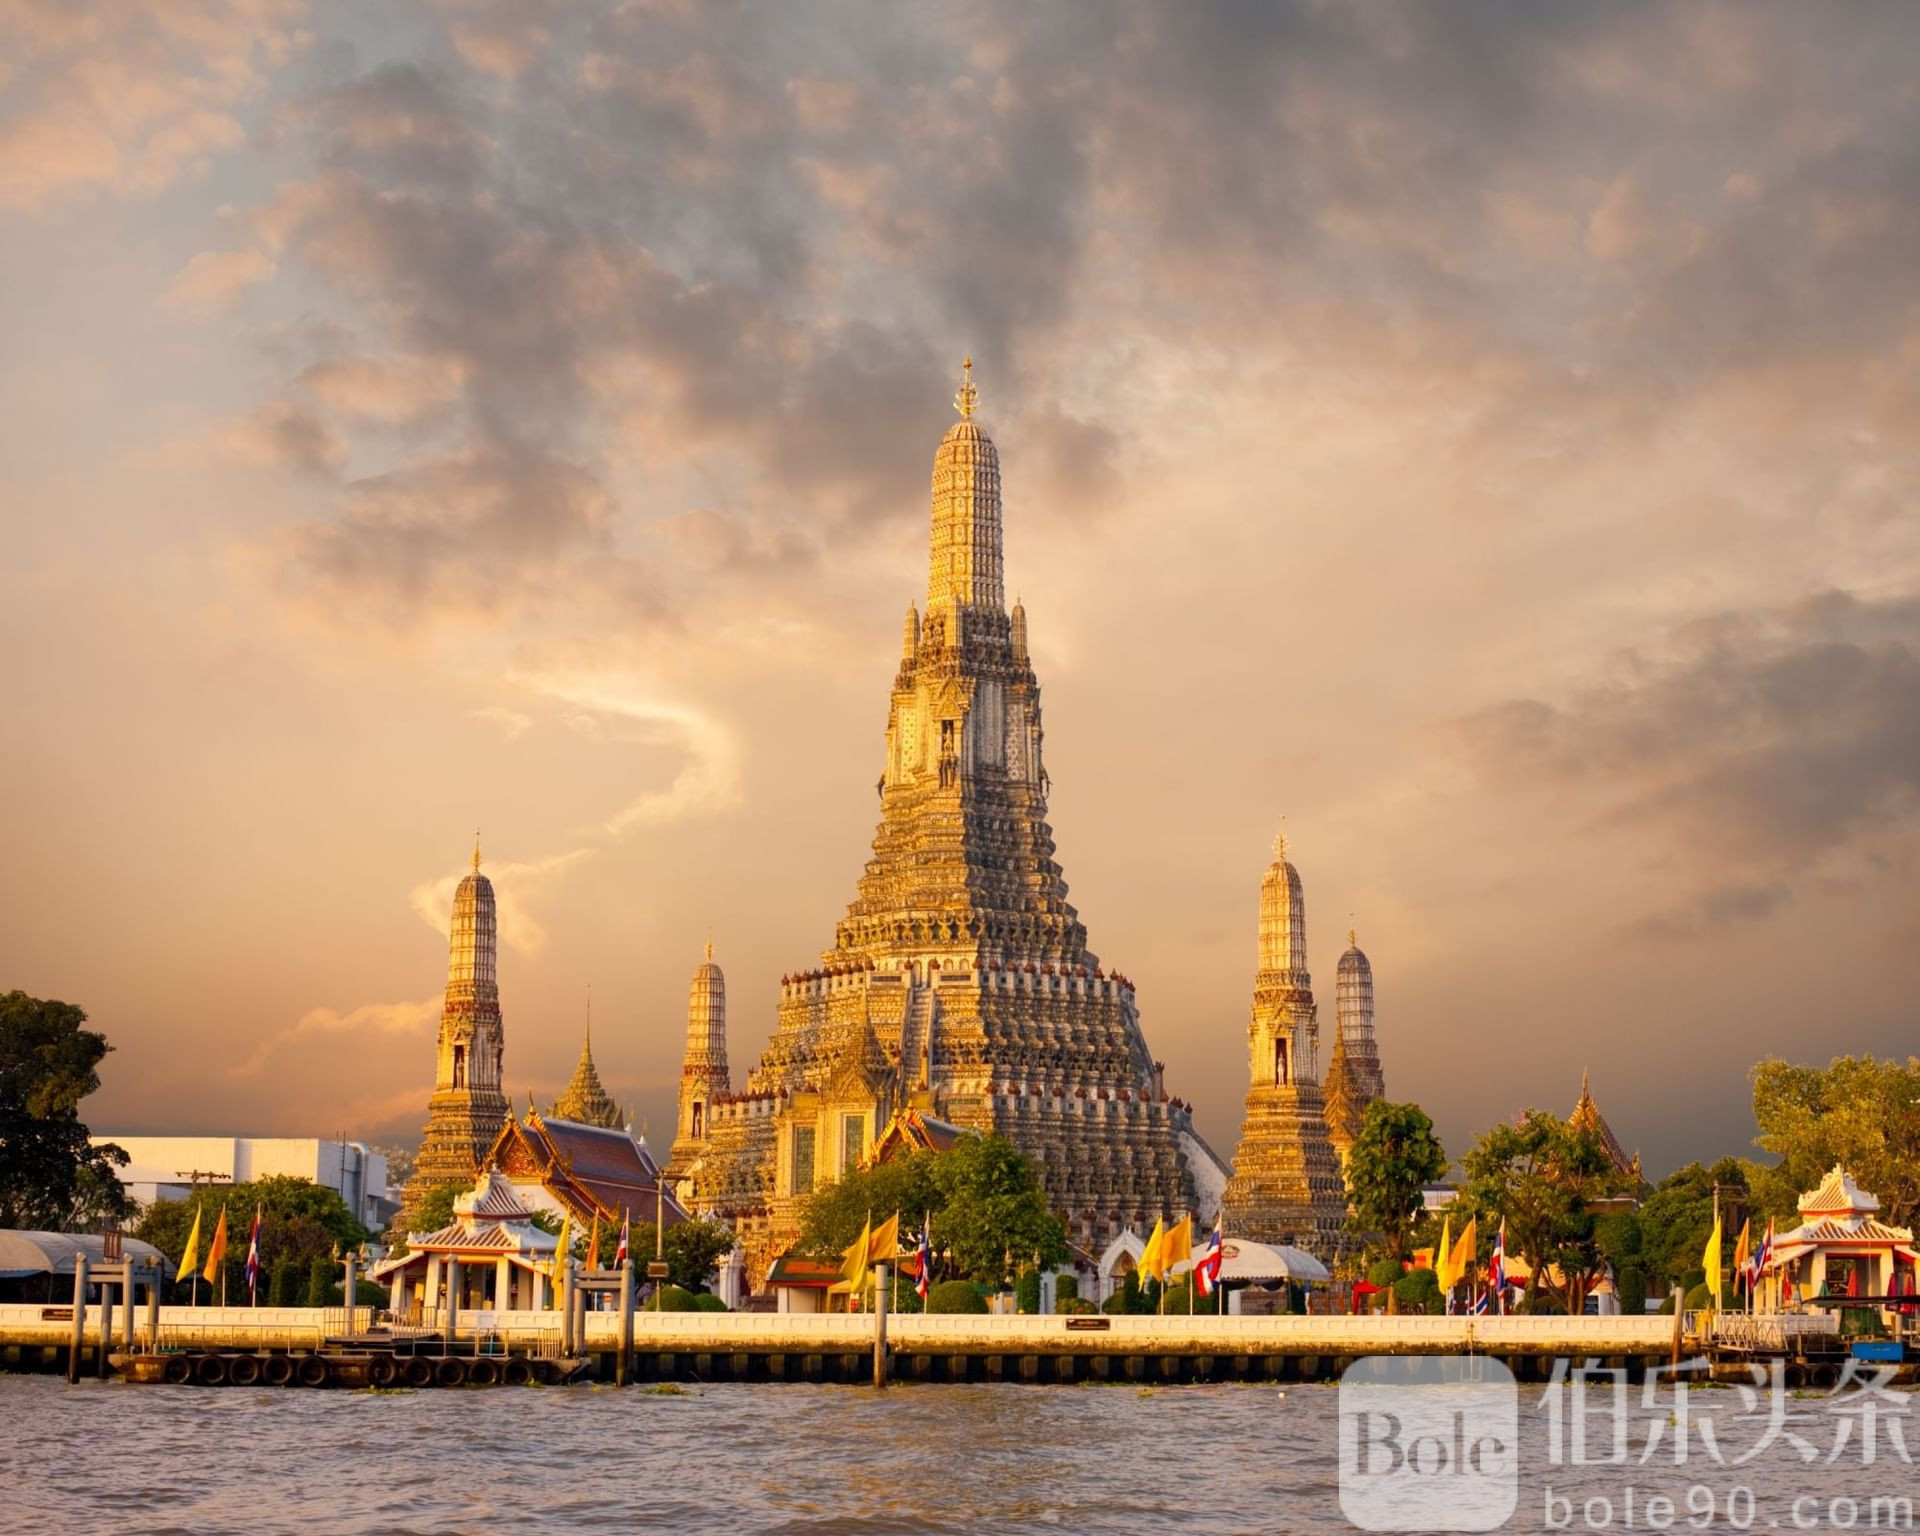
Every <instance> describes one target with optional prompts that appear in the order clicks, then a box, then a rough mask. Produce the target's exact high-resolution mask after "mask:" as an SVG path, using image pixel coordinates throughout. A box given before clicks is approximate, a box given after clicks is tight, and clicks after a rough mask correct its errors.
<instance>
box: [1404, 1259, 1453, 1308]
mask: <svg viewBox="0 0 1920 1536" xmlns="http://www.w3.org/2000/svg"><path fill="white" fill-rule="evenodd" d="M1393 1296H1394V1300H1396V1301H1397V1302H1399V1303H1400V1307H1401V1310H1402V1311H1406V1310H1408V1309H1410V1308H1414V1307H1418V1308H1419V1309H1420V1310H1421V1311H1423V1312H1438V1311H1440V1310H1441V1309H1442V1308H1443V1307H1444V1306H1445V1305H1446V1298H1445V1297H1443V1296H1442V1295H1441V1294H1440V1281H1439V1279H1438V1278H1437V1277H1436V1276H1435V1275H1434V1272H1433V1271H1432V1270H1430V1269H1410V1270H1408V1271H1407V1272H1406V1273H1405V1274H1404V1275H1402V1276H1401V1277H1400V1278H1399V1279H1398V1280H1396V1281H1394V1282H1393Z"/></svg>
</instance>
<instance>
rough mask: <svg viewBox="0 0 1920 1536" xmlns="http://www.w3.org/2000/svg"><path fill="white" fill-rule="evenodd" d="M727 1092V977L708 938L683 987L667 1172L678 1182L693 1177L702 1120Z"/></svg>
mask: <svg viewBox="0 0 1920 1536" xmlns="http://www.w3.org/2000/svg"><path fill="white" fill-rule="evenodd" d="M732 1091H733V1074H732V1073H731V1072H730V1071H729V1070H728V1069H727V978H726V975H725V973H724V972H722V971H721V969H720V967H719V966H718V965H716V964H715V963H714V959H713V940H711V939H709V940H707V954H706V958H705V959H704V960H702V961H701V962H700V964H699V965H698V966H697V967H695V969H694V972H693V981H692V983H691V984H690V985H689V986H688V988H687V1049H686V1054H685V1056H684V1057H683V1058H682V1060H681V1064H680V1114H679V1119H678V1121H677V1123H676V1124H675V1127H674V1135H673V1149H672V1151H671V1152H669V1153H668V1155H667V1175H668V1177H669V1178H672V1179H674V1180H675V1181H676V1182H678V1183H686V1182H689V1181H692V1180H695V1179H697V1177H698V1174H699V1169H700V1163H701V1159H702V1158H703V1157H704V1156H705V1153H706V1150H707V1124H708V1119H709V1117H710V1116H711V1114H712V1112H713V1106H714V1103H715V1102H716V1101H717V1100H720V1099H723V1098H725V1097H726V1096H727V1095H728V1094H729V1093H731V1092H732Z"/></svg>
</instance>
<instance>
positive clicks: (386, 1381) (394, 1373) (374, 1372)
mask: <svg viewBox="0 0 1920 1536" xmlns="http://www.w3.org/2000/svg"><path fill="white" fill-rule="evenodd" d="M399 1374H400V1367H399V1366H397V1365H395V1364H394V1361H393V1356H391V1355H375V1356H374V1357H373V1358H372V1359H371V1360H369V1361H368V1362H367V1381H368V1383H369V1384H370V1385H372V1386H376V1387H390V1386H392V1385H393V1383H394V1380H395V1378H397V1377H398V1376H399Z"/></svg>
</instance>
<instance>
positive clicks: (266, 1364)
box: [260, 1355, 293, 1387]
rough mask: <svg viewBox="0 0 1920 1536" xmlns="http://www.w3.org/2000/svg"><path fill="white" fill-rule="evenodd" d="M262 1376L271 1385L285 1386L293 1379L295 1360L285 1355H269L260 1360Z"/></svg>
mask: <svg viewBox="0 0 1920 1536" xmlns="http://www.w3.org/2000/svg"><path fill="white" fill-rule="evenodd" d="M260 1375H261V1378H262V1379H263V1380H264V1381H265V1382H266V1384H267V1385H268V1386H270V1387H284V1386H286V1385H287V1383H288V1382H290V1381H292V1380H293V1361H292V1360H290V1359H288V1358H287V1356H285V1355H268V1356H267V1358H266V1359H265V1360H262V1361H261V1362H260Z"/></svg>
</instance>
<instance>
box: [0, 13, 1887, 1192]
mask: <svg viewBox="0 0 1920 1536" xmlns="http://www.w3.org/2000/svg"><path fill="white" fill-rule="evenodd" d="M1916 55H1920V11H1916V10H1915V9H1914V8H1913V7H1911V6H1905V5H1898V4H1885V5H1877V6H1876V5H1860V6H1855V7H1850V8H1849V9H1848V11H1847V13H1846V19H1845V24H1844V25H1836V24H1835V22H1834V18H1833V16H1832V14H1831V13H1829V12H1825V11H1822V10H1819V9H1816V8H1809V7H1802V6H1797V5H1781V6H1777V7H1766V6H1754V5H1742V6H1731V7H1719V6H1714V5H1711V4H1690V5H1684V6H1674V7H1672V8H1663V7H1659V6H1651V5H1648V6H1630V7H1619V6H1607V7H1602V6H1590V7H1571V6H1538V5H1532V4H1516V5H1511V6H1494V5H1470V4H1460V5H1449V6H1445V7H1438V6H1408V7H1404V8H1397V7H1391V6H1384V5H1382V6H1371V7H1349V6H1342V5H1306V6H1296V7H1288V6H1281V5H1276V4H1266V3H1261V4H1247V5H1225V4H1220V5H1212V6H1181V7H1178V8H1175V7H1172V6H1158V5H1149V4H1111V5H1108V4H1102V5H1093V4H1087V5H1058V6H1048V7H1038V8H1037V7H1032V6H1028V5H1022V4H1015V3H1006V4H998V5H996V4H968V3H951V0H942V3H939V4H937V5H936V4H908V5H900V6H887V7H880V6H838V5H830V4H812V3H810V4H804V5H773V4H767V5H761V6H757V7H714V6H695V5H693V4H690V3H689V4H676V3H672V0H660V3H651V4H649V3H641V0H629V3H627V4H624V5H621V6H618V7H611V8H592V9H589V8H587V7H584V6H583V7H571V6H561V5H544V6H543V5H539V4H535V3H532V0H449V3H444V4H439V5H429V4H400V5H393V4H387V3H381V4H360V5H328V6H325V7H309V6H307V5H304V4H302V3H300V0H175V3H173V4H170V5H168V6H165V7H157V6H148V5H141V4H137V3H134V0H124V3H118V4H108V3H100V4H93V5H76V4H72V3H68V0H0V61H3V62H0V326H3V328H4V329H3V334H4V336H5V338H6V344H5V346H4V347H0V529H3V533H4V556H3V557H0V645H4V648H5V653H6V656H7V658H8V660H7V664H6V666H5V668H4V669H3V670H0V806H3V807H4V817H3V819H0V837H3V839H4V842H3V845H0V846H3V849H4V860H3V863H0V867H3V868H4V871H5V878H4V879H0V986H18V987H22V988H25V989H26V990H28V991H30V992H34V993H37V994H42V995H57V996H60V997H64V998H69V999H71V1000H73V1001H75V1002H78V1003H81V1004H82V1005H84V1006H85V1007H86V1008H87V1009H88V1010H89V1011H90V1012H91V1014H92V1015H93V1017H94V1019H95V1021H96V1023H97V1024H98V1026H99V1027H101V1028H103V1029H105V1030H106V1031H107V1032H108V1034H109V1035H110V1036H111V1038H112V1040H113V1042H114V1044H115V1046H116V1054H115V1055H114V1056H113V1057H112V1058H111V1059H110V1061H109V1064H108V1069H107V1072H106V1086H105V1088H104V1089H103V1090H102V1092H101V1093H100V1095H99V1097H98V1098H97V1099H96V1100H95V1101H93V1102H92V1105H91V1106H90V1107H91V1108H92V1119H93V1121H94V1123H95V1125H96V1127H97V1128H99V1129H103V1130H123V1131H134V1130H166V1129H179V1130H207V1131H216V1130H217V1131H233V1132H250V1133H263V1132H287V1133H296V1132H298V1133H317V1134H331V1133H337V1132H343V1131H344V1132H350V1133H352V1134H355V1135H362V1136H375V1137H381V1136H388V1135H396V1136H398V1135H410V1134H412V1133H413V1132H415V1131H416V1130H417V1128H418V1125H419V1123H420V1121H421V1120H422V1118H423V1111H424V1101H425V1094H426V1091H427V1088H428V1086H429V1084H430V1081H431V1060H432V1044H431V1042H432V1033H433V1028H434V1024H435V1019H436V1014H437V1007H438V1002H437V995H438V992H439V989H440V986H441V984H442V981H443V977H444V966H445V940H444V928H443V925H444V921H445V917H446V911H447V906H448V901H449V897H450V892H451V888H452V884H453V882H454V880H455V879H457V877H458V875H459V873H460V872H461V870H462V868H463V866H464V864H465V862H466V857H467V853H468V850H469V848H470V845H471V842H472V837H473V832H474V829H475V828H476V827H478V828H480V829H481V833H482V836H483V839H484V843H485V847H486V850H487V856H488V867H489V869H490V871H491V873H492V874H493V876H494V879H495V881H496V883H497V886H498V888H499V891H500V894H501V902H502V911H503V920H504V927H505V946H504V951H503V955H502V960H501V976H502V989H503V996H504V1001H505V1007H506V1012H507V1021H508V1024H507V1029H508V1033H507V1039H508V1052H507V1075H508V1079H509V1083H510V1086H511V1088H512V1090H513V1093H514V1095H515V1097H516V1099H517V1100H520V1101H522V1102H524V1099H525V1096H526V1093H527V1092H528V1091H529V1090H531V1091H533V1092H534V1093H536V1094H538V1095H540V1096H541V1097H542V1098H543V1099H544V1098H546V1097H547V1096H549V1095H551V1094H552V1093H553V1092H554V1091H555V1090H556V1089H557V1087H558V1086H559V1085H560V1084H561V1083H562V1082H563V1081H564V1079H565V1077H566V1075H567V1073H568V1071H569V1070H570V1069H571V1066H572V1063H573V1060H574V1057H575V1055H576V1054H577V1051H578V1045H579V1035H580V1027H581V1023H582V1018H583V1015H584V1012H585V1006H586V998H587V995H588V990H589V988H591V990H592V997H593V1017H594V1022H595V1034H594V1038H595V1045H596V1054H597V1056H598V1058H599V1061H600V1063H601V1066H602V1069H603V1073H604V1075H605V1077H606V1078H607V1080H608V1083H609V1086H610V1087H611V1088H612V1090H613V1091H614V1092H615V1093H616V1095H618V1096H619V1097H621V1098H622V1099H623V1100H627V1101H631V1102H632V1103H633V1104H634V1105H635V1106H636V1107H637V1112H638V1113H639V1115H640V1116H642V1117H643V1118H646V1119H649V1120H650V1121H651V1123H652V1124H653V1125H654V1126H655V1127H656V1128H657V1127H659V1126H660V1125H661V1124H663V1123H665V1122H668V1121H670V1118H671V1105H672V1099H673V1091H674V1082H675V1078H676V1075H677V1071H678V1062H679V1053H680V1046H681V1042H682V1039H683V1033H684V1023H683V1020H684V1010H685V996H686V982H687V977H688V973H689V972H690V971H691V969H692V967H693V965H694V964H695V963H696V961H697V960H698V958H699V953H700V946H701V943H702V941H703V940H704V938H705V937H706V934H707V932H708V931H709V929H710V930H711V932H712V934H713V939H714V944H715V948H716V952H717V955H718V958H719V959H720V960H721V962H722V963H723V965H724V966H725V968H726V971H727V975H728V981H729V1001H730V1009H731V1020H732V1045H733V1052H734V1061H735V1071H736V1076H738V1075H739V1074H740V1073H741V1071H742V1070H743V1068H744V1066H745V1065H746V1064H747V1063H748V1062H749V1061H750V1060H751V1059H752V1058H753V1056H754V1055H755V1054H756V1053H757V1050H758V1048H759V1046H760V1044H761V1042H762V1041H763V1040H764V1039H765V1037H766V1034H767V1032H768V1030H769V1029H770V1027H771V1025H772V1022H773V1017H774V1005H775V994H776V982H777V978H778V977H779V975H780V973H781V972H782V971H785V970H795V969H800V968H802V967H803V966H806V965H808V964H809V963H811V962H812V961H813V960H814V958H815V957H816V955H817V953H818V951H819V950H820V949H821V948H822V947H823V946H825V945H826V944H828V943H829V942H830V941H831V937H832V928H833V923H834V921H835V919H836V917H837V916H838V914H839V912H840V910H841V908H842V907H843V905H844V903H845V902H846V901H847V900H848V898H849V897H850V896H851V894H852V890H853V883H854V879H855V877H856V875H857V873H858V871H859V869H860V867H861V865H862V863H863V861H864V857H865V852H866V845H867V840H868V838H869V837H870V835H871V832H872V826H873V822H874V819H875V808H874V802H873V787H872V786H873V782H874V779H875V777H876V775H877V773H878V771H879V765H880V756H881V733H882V729H883V727H884V724H885V711H886V693H887V688H888V686H889V683H890V680H891V677H892V674H893V670H894V666H895V661H896V655H897V652H896V647H897V645H898V643H899V633H900V629H899V623H900V615H901V612H902V611H903V609H904V608H905V606H906V603H907V601H908V600H909V599H910V598H914V597H916V596H918V595H919V593H920V591H921V588H922V585H923V583H924V570H925V566H924V544H925V537H926V516H927V508H926V494H927V474H928V466H929V462H930V459H931V455H932V452H933V449H934V445H935V444H936V442H937V441H938V439H939V436H940V433H941V432H942V431H943V430H944V428H945V425H946V423H947V422H948V421H949V420H951V419H952V417H951V410H950V407H949V399H950V397H951V395H952V392H953V388H954V385H955V382H956V379H955V373H956V365H957V363H958V360H959V358H960V356H961V355H962V353H965V352H969V351H970V352H971V353H972V354H973V356H974V358H975V360H976V363H977V377H978V381H979V384H980V387H981V391H982V398H983V406H982V418H983V420H984V421H985V423H986V425H987V427H988V429H989V430H990V431H991V432H992V433H993V435H994V436H995V438H996V439H997V441H998V442H999V444H1000V449H1001V455H1002V462H1003V466H1004V471H1005V484H1006V506H1007V563H1008V575H1009V585H1010V587H1011V588H1013V589H1016V590H1018V591H1019V592H1020V593H1022V594H1023V595H1024V598H1025V601H1026V605H1027V610H1028V614H1029V616H1030V624H1031V631H1032V643H1033V649H1034V654H1035V659H1036V664H1037V666H1038V668H1039V671H1040V675H1041V679H1042V682H1043V684H1044V686H1045V689H1046V706H1047V711H1048V720H1047V723H1048V738H1047V740H1048V748H1049V754H1050V758H1049V766H1050V769H1051V771H1052V775H1053V782H1054V794H1053V804H1052V819H1053V823H1054V827H1055V830H1056V833H1057V835H1058V839H1059V844H1060V851H1061V858H1062V862H1063V864H1064V865H1065V868H1066V871H1067V875H1068V878H1069V881H1070V882H1071V884H1072V887H1073V893H1074V898H1075V901H1076V903H1077V905H1078V906H1079V909H1080V912H1081V915H1082V916H1083V917H1084V918H1085V919H1086V921H1087V923H1088V926H1089V929H1090V933H1091V938H1092V942H1093V945H1094V947H1095V949H1096V950H1097V951H1098V952H1099V953H1100V955H1101V957H1102V958H1103V960H1105V961H1106V962H1107V963H1109V964H1117V965H1118V966H1119V967H1120V968H1121V969H1123V970H1124V971H1126V972H1127V973H1128V974H1129V975H1130V976H1131V977H1133V978H1134V980H1135V981H1136V982H1137V983H1138V985H1139V989H1140V998H1141V1002H1142V1008H1143V1015H1144V1022H1145V1025H1146V1029H1147V1032H1148V1038H1149V1041H1150V1043H1151V1044H1152V1045H1153V1047H1154V1048H1155V1051H1156V1054H1160V1055H1163V1056H1164V1057H1165V1058H1166V1059H1167V1061H1168V1064H1169V1074H1168V1075H1169V1080H1170V1085H1171V1086H1172V1088H1173V1089H1174V1091H1176V1092H1179V1093H1182V1094H1184V1095H1185V1096H1186V1097H1189V1098H1191V1099H1192V1100H1194V1101H1195V1103H1196V1104H1197V1106H1198V1109H1199V1113H1200V1118H1201V1124H1202V1128H1203V1130H1204V1131H1205V1132H1206V1134H1207V1135H1208V1136H1209V1137H1210V1139H1211V1140H1212V1141H1213V1142H1214V1143H1215V1145H1216V1146H1217V1147H1219V1148H1220V1149H1221V1150H1222V1151H1223V1152H1230V1151H1231V1148H1232V1145H1233V1143H1234V1140H1235V1138H1236V1135H1237V1132H1238V1126H1239V1117H1240V1096H1241V1094H1242V1092H1243V1091H1244V1084H1245V1033H1244V1030H1245V1021H1246V1012H1247V1006H1248V1001H1249V993H1250V986H1251V981H1252V974H1253V968H1254V958H1255V917H1256V905H1257V891H1258V885H1259V880H1260V876H1261V872H1262V870H1263V868H1264V865H1265V862H1266V860H1267V858H1268V856H1269V855H1268V848H1269V844H1270V843H1271V840H1272V838H1273V835H1274V832H1275V830H1276V828H1277V827H1278V826H1279V824H1280V820H1281V818H1282V817H1283V816H1284V818H1285V825H1286V829H1287V833H1288V837H1289V840H1290V844H1291V848H1292V853H1293V857H1294V861H1295V862H1296V864H1297V865H1298V867H1299V869H1300V871H1301V874H1302V876H1303V878H1304V880H1305V882H1306V891H1307V900H1308V915H1309V935H1310V938H1311V943H1312V956H1313V961H1314V969H1315V973H1316V976H1317V978H1318V980H1319V984H1320V992H1321V996H1322V998H1323V1008H1324V1009H1325V1011H1326V1012H1327V1013H1328V1015H1331V1011H1332V1010H1331V994H1332V979H1333V968H1334V962H1335V959H1336V958H1337V956H1338V955H1339V953H1340V950H1341V949H1342V948H1343V947H1344V939H1345V932H1344V931H1345V929H1346V927H1347V924H1348V921H1349V914H1352V915H1353V921H1355V922H1356V923H1357V924H1358V927H1359V931H1360V936H1361V943H1362V945H1363V946H1364V947H1365V948H1366V949H1367V950H1368V951H1369V952H1370V953H1371V955H1372V957H1373V961H1374V966H1375V971H1376V975H1377V978H1378V992H1379V1028H1380V1038H1381V1047H1382V1052H1383V1055H1384V1059H1385V1064H1386V1071H1387V1081H1388V1086H1389V1090H1390V1092H1391V1093H1392V1094H1393V1095H1394V1096H1395V1097H1399V1098H1412V1099H1417V1100H1419V1101H1420V1102H1422V1103H1423V1104H1425V1105H1426V1106H1428V1108H1429V1109H1430V1110H1431V1111H1432V1112H1433V1113H1434V1114H1435V1116H1436V1118H1437V1119H1438V1121H1439V1122H1440V1126H1441V1130H1442V1132H1443V1135H1444V1137H1445V1139H1446V1141H1447V1144H1448V1146H1449V1147H1450V1148H1454V1149H1455V1150H1461V1149H1463V1148H1464V1146H1465V1144H1466V1142H1467V1139H1468V1137H1469V1136H1470V1134H1471V1133H1472V1132H1473V1131H1475V1130H1477V1129H1480V1128H1482V1127H1484V1126H1485V1125H1486V1124H1487V1123H1488V1122H1490V1121H1491V1120H1493V1119H1494V1118H1496V1117H1500V1116H1505V1115H1509V1114H1511V1113H1513V1112H1514V1111H1516V1110H1518V1109H1520V1108H1521V1107H1523V1106H1527V1105H1540V1106H1544V1107H1551V1108H1555V1109H1560V1110H1562V1111H1564V1110H1565V1109H1567V1108H1569V1107H1570V1106H1571V1104H1572V1101H1573V1098H1574V1096H1575V1093H1576V1092H1577V1089H1578V1085H1579V1079H1580V1072H1581V1069H1582V1067H1583V1066H1588V1067H1591V1069H1592V1074H1593V1083H1594V1087H1595V1091H1596V1093H1597V1094H1598V1095H1599V1097H1600V1099H1601V1102H1602V1105H1603V1107H1604V1108H1605V1109H1606V1110H1607V1111H1608V1113H1609V1115H1610V1117H1611V1118H1612V1120H1613V1123H1614V1125H1615V1127H1616V1129H1617V1130H1618V1131H1619V1132H1620V1134H1621V1137H1622V1139H1623V1140H1624V1141H1626V1143H1627V1144H1628V1145H1629V1146H1630V1147H1638V1148H1640V1149H1642V1150H1643V1151H1644V1152H1645V1154H1646V1157H1647V1160H1648V1165H1649V1167H1650V1168H1652V1169H1654V1170H1655V1171H1663V1170H1664V1169H1666V1168H1667V1167H1670V1166H1672V1165H1673V1164H1674V1163H1675V1162H1677V1161H1683V1160H1686V1159H1689V1158H1692V1157H1696V1156H1708V1155H1712V1154H1717V1153H1721V1152H1728V1151H1736V1152H1737V1151H1740V1150H1743V1149H1744V1148H1745V1146H1746V1144H1747V1142H1748V1140H1749V1138H1750V1136H1751V1134H1752V1129H1751V1119H1750V1115H1749V1112H1748V1107H1747V1083H1746V1072H1747V1068H1748V1066H1749V1064H1750V1063H1751V1062H1753V1061H1754V1060H1755V1059H1756V1058H1758V1057H1760V1056H1761V1055H1763V1054H1765V1053H1767V1052H1778V1053H1781V1054H1784V1055H1788V1056H1791V1057H1796V1058H1799V1059H1807V1060H1824V1059H1825V1058H1827V1057H1828V1056H1830V1055H1833V1054H1835V1053H1837V1052H1841V1051H1876V1052H1879V1053H1881V1054H1883V1055H1884V1054H1892V1053H1896V1052H1897V1053H1899V1054H1902V1055H1905V1054H1907V1053H1908V1052H1909V1051H1911V1050H1912V1049H1913V1048H1914V1042H1915V1037H1916V1028H1915V1022H1916V1021H1915V997H1916V993H1917V992H1920V887H1917V884H1916V870H1917V868H1920V792H1917V791H1920V520H1917V519H1916V515H1915V493H1916V484H1917V482H1920V464H1917V462H1916V450H1917V449H1920V280H1917V279H1916V276H1915V261H1914V256H1915V252H1916V250H1920V88H1916V86H1915V84H1914V80H1913V71H1912V61H1913V59H1914V58H1915V57H1916ZM657 1134H658V1132H657V1129H656V1135H657Z"/></svg>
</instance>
